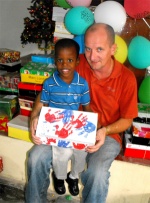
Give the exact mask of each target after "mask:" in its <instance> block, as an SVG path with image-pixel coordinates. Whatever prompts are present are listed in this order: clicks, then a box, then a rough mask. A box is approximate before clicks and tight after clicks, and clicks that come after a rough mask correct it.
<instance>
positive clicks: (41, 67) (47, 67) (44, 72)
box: [20, 62, 55, 84]
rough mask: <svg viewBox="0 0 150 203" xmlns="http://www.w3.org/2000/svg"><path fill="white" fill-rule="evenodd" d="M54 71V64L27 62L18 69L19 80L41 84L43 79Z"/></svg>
mask: <svg viewBox="0 0 150 203" xmlns="http://www.w3.org/2000/svg"><path fill="white" fill-rule="evenodd" d="M54 71H55V66H54V65H51V64H44V63H36V62H28V63H27V64H26V65H25V66H23V67H22V68H21V69H20V74H21V82H27V83H36V84H43V82H44V80H45V79H46V78H48V77H50V76H51V75H52V74H53V72H54Z"/></svg>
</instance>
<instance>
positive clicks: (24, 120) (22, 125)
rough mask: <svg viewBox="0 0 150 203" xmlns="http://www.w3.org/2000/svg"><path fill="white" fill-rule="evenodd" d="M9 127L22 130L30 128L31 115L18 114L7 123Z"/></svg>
mask: <svg viewBox="0 0 150 203" xmlns="http://www.w3.org/2000/svg"><path fill="white" fill-rule="evenodd" d="M7 125H8V127H9V126H10V127H13V128H19V129H21V130H27V131H28V130H29V117H28V116H23V115H18V116H16V117H15V118H13V119H12V120H11V121H9V122H8V123H7Z"/></svg>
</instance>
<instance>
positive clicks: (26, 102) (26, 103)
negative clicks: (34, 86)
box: [18, 96, 35, 116]
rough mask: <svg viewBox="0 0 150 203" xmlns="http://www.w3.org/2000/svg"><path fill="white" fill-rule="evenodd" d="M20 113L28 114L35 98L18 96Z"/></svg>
mask: <svg viewBox="0 0 150 203" xmlns="http://www.w3.org/2000/svg"><path fill="white" fill-rule="evenodd" d="M18 99H19V106H20V115H24V116H30V114H31V112H32V108H33V104H34V100H35V98H33V97H28V96H19V98H18Z"/></svg>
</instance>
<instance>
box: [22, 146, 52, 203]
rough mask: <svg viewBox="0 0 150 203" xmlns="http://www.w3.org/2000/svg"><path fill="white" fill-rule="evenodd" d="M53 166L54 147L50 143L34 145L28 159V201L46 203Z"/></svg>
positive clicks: (28, 202) (30, 202)
mask: <svg viewBox="0 0 150 203" xmlns="http://www.w3.org/2000/svg"><path fill="white" fill-rule="evenodd" d="M51 167H52V149H51V146H48V145H34V146H33V148H32V149H31V150H30V152H29V155H28V160H27V175H28V183H27V185H26V191H25V197H26V202H27V203H33V202H34V203H46V202H47V190H48V187H49V184H50V180H49V174H50V168H51Z"/></svg>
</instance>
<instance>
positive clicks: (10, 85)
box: [0, 72, 20, 91]
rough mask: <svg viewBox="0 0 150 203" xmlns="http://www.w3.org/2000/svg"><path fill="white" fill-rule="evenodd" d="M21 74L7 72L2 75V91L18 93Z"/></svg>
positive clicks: (0, 82)
mask: <svg viewBox="0 0 150 203" xmlns="http://www.w3.org/2000/svg"><path fill="white" fill-rule="evenodd" d="M19 82H20V74H19V73H18V72H6V73H4V74H2V75H0V90H6V91H9V90H10V91H18V83H19Z"/></svg>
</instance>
